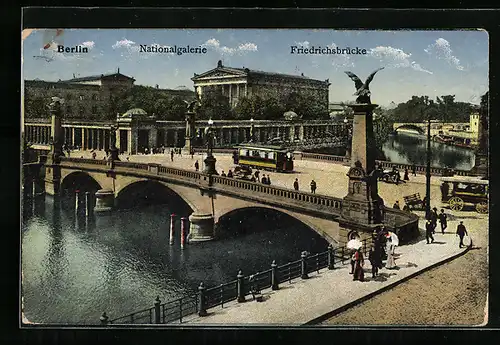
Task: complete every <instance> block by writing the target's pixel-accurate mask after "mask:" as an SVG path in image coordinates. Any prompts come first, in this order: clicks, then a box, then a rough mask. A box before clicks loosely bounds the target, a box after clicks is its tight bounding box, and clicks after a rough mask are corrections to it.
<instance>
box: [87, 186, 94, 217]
mask: <svg viewBox="0 0 500 345" xmlns="http://www.w3.org/2000/svg"><path fill="white" fill-rule="evenodd" d="M93 211H94V205H93V203H92V195H90V192H85V215H86V216H87V217H88V216H91V215H92V212H93Z"/></svg>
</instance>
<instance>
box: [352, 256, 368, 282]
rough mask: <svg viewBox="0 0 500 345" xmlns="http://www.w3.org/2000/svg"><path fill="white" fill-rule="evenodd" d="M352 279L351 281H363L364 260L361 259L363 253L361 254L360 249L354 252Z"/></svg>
mask: <svg viewBox="0 0 500 345" xmlns="http://www.w3.org/2000/svg"><path fill="white" fill-rule="evenodd" d="M354 259H355V264H354V274H353V275H354V277H353V278H352V280H359V281H360V282H362V281H364V280H365V272H364V271H363V266H364V265H365V259H364V258H363V253H362V252H361V248H359V249H358V250H356V252H355V253H354Z"/></svg>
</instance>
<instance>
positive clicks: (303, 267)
mask: <svg viewBox="0 0 500 345" xmlns="http://www.w3.org/2000/svg"><path fill="white" fill-rule="evenodd" d="M300 259H301V260H302V262H301V265H300V266H301V275H300V277H301V278H302V279H307V278H309V276H308V275H307V263H306V259H307V252H305V251H304V252H302V253H301V254H300Z"/></svg>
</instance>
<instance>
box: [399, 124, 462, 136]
mask: <svg viewBox="0 0 500 345" xmlns="http://www.w3.org/2000/svg"><path fill="white" fill-rule="evenodd" d="M469 125H470V124H469V122H463V123H462V122H455V123H449V122H435V121H434V122H433V121H431V135H436V134H439V131H443V132H447V131H449V130H466V128H468V127H469ZM392 128H393V130H394V131H395V132H398V131H404V130H411V131H416V132H418V133H419V134H426V133H427V122H399V123H394V124H393V126H392Z"/></svg>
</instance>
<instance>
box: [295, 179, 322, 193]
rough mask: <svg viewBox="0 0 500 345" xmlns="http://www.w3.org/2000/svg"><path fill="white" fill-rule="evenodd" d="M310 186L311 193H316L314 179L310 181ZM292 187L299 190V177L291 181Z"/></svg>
mask: <svg viewBox="0 0 500 345" xmlns="http://www.w3.org/2000/svg"><path fill="white" fill-rule="evenodd" d="M310 186H311V193H313V194H315V193H316V187H317V186H316V181H314V180H312V181H311V183H310ZM293 189H295V190H296V191H298V190H299V179H298V178H296V179H295V181H294V182H293Z"/></svg>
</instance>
